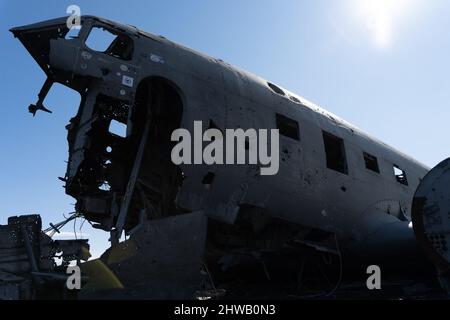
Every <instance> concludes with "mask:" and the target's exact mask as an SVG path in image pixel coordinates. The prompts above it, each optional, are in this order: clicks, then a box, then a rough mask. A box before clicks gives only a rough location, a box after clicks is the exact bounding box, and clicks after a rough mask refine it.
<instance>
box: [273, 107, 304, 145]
mask: <svg viewBox="0 0 450 320" xmlns="http://www.w3.org/2000/svg"><path fill="white" fill-rule="evenodd" d="M276 121H277V129H278V130H279V131H280V134H281V135H282V136H285V137H288V138H291V139H294V140H300V134H299V129H298V122H297V121H295V120H293V119H291V118H288V117H286V116H283V115H282V114H279V113H277V114H276Z"/></svg>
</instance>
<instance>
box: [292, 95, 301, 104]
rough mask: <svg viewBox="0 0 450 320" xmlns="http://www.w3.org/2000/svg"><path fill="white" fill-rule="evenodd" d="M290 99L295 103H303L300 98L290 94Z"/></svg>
mask: <svg viewBox="0 0 450 320" xmlns="http://www.w3.org/2000/svg"><path fill="white" fill-rule="evenodd" d="M289 99H291V101H293V102H295V103H302V102H301V101H300V100H299V99H298V98H296V97H294V96H289Z"/></svg>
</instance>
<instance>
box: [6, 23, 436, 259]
mask: <svg viewBox="0 0 450 320" xmlns="http://www.w3.org/2000/svg"><path fill="white" fill-rule="evenodd" d="M65 21H66V18H60V19H55V20H51V21H47V22H42V23H38V24H34V25H29V26H24V27H19V28H14V29H12V30H11V31H12V32H13V33H14V35H15V36H16V37H18V38H19V39H20V40H21V41H22V43H23V44H24V45H25V47H26V48H27V49H28V50H29V51H30V53H31V54H32V55H33V57H34V58H35V59H36V61H37V62H38V63H39V65H40V66H41V68H42V69H43V70H44V71H45V72H46V74H47V76H48V78H49V79H50V80H49V81H50V82H59V83H62V84H63V85H66V86H68V87H70V88H73V89H74V90H77V91H78V92H79V93H80V95H81V97H82V101H81V104H80V108H79V111H78V114H77V115H76V116H75V117H74V118H73V119H71V121H70V124H69V125H68V126H67V128H68V142H69V162H68V166H67V172H66V176H65V177H64V181H65V182H66V192H67V193H68V194H69V195H71V196H73V197H74V198H76V200H77V205H76V209H77V211H78V212H82V213H83V214H84V216H85V217H86V218H87V219H88V220H90V221H92V222H94V223H96V226H97V227H98V228H101V229H103V230H105V231H109V232H112V239H113V241H112V244H113V245H116V244H117V241H118V238H119V237H120V235H121V233H122V229H123V230H125V232H126V233H127V234H128V235H131V237H133V232H134V231H135V230H136V228H139V225H140V224H142V223H143V221H147V220H157V219H162V218H167V217H169V216H176V215H182V214H186V213H190V212H197V211H202V212H204V214H205V215H206V216H207V217H209V220H210V226H209V228H210V229H209V231H208V243H209V244H213V246H214V247H215V248H216V249H217V248H220V249H221V250H222V249H223V248H224V247H227V248H230V245H229V244H230V242H232V241H235V242H234V243H235V246H234V247H233V246H232V247H233V248H235V249H236V250H239V251H242V250H244V251H248V252H253V251H260V252H265V251H267V252H270V251H276V250H278V249H280V248H284V247H286V246H287V245H288V244H292V242H295V243H301V244H302V245H303V246H307V247H314V248H315V250H318V251H321V250H324V251H327V250H331V251H333V252H337V251H336V249H337V247H338V248H339V251H340V250H342V251H343V252H344V253H346V254H348V255H358V256H360V257H361V258H364V257H367V256H368V257H369V259H370V260H371V261H372V264H374V263H375V264H376V263H379V264H383V263H388V262H389V261H393V259H394V258H396V259H399V260H402V259H404V258H405V257H406V258H407V259H416V258H417V259H420V258H421V256H420V253H418V251H417V248H418V246H417V242H416V240H415V238H414V234H413V231H412V229H411V228H409V227H408V224H409V222H410V220H411V203H412V199H413V195H414V192H415V190H416V188H417V186H418V185H419V182H420V180H421V179H422V178H423V177H424V176H425V174H426V173H427V172H428V170H429V168H427V167H426V166H424V165H422V164H420V163H418V162H417V161H415V160H414V159H412V158H410V157H408V156H406V155H404V154H403V153H401V152H399V151H397V150H395V149H393V148H391V147H389V146H387V145H386V144H384V143H382V142H380V141H378V140H377V139H375V138H373V137H371V136H370V135H368V134H367V133H365V132H363V131H362V130H360V129H358V128H356V127H354V126H353V125H351V124H349V123H347V122H346V121H344V120H342V119H340V118H339V117H337V116H335V115H333V114H331V113H329V112H327V111H325V110H323V109H321V108H320V107H318V106H316V105H315V104H313V103H311V102H309V101H307V100H306V99H304V98H302V97H299V96H297V95H295V94H293V93H291V92H289V91H288V90H285V89H282V88H279V87H277V86H274V85H273V84H269V82H267V81H266V80H264V79H262V78H260V77H258V76H255V75H253V74H250V73H248V72H245V71H242V70H240V69H238V68H235V67H233V66H231V65H229V64H227V63H225V62H223V61H221V60H219V59H215V58H212V57H209V56H207V55H204V54H201V53H198V52H196V51H193V50H191V49H188V48H186V47H183V46H180V45H178V44H176V43H173V42H171V41H169V40H167V39H165V38H163V37H158V36H155V35H152V34H149V33H146V32H143V31H141V30H138V29H136V28H135V27H131V26H125V25H122V24H118V23H115V22H111V21H108V20H105V19H101V18H97V17H92V16H85V17H83V18H82V28H81V30H80V32H79V35H78V37H76V38H74V39H65V38H64V36H65V35H66V33H67V32H68V31H69V30H68V29H67V27H66V26H65ZM94 27H99V28H105V29H107V30H109V31H110V32H111V33H113V34H115V35H116V36H117V39H118V40H116V42H113V43H112V44H111V46H110V47H109V48H108V50H107V51H105V52H98V51H95V50H92V49H91V48H89V46H87V45H86V40H87V39H88V38H89V37H90V34H91V30H92V28H94ZM44 91H45V90H44ZM44 93H45V92H44ZM41 100H43V99H41ZM41 102H42V101H41ZM39 109H40V110H44V107H43V104H42V103H39V102H38V103H37V104H36V105H35V106H33V108H31V107H30V111H32V112H33V111H34V113H35V112H36V110H39ZM276 114H280V115H283V116H286V117H288V118H290V119H293V120H295V121H297V122H298V124H299V139H298V140H297V139H292V138H289V137H286V136H283V135H281V136H280V169H279V172H278V174H276V175H274V176H261V175H259V174H258V173H259V166H257V165H212V166H208V165H180V166H175V165H174V164H173V163H172V162H171V161H170V150H171V147H172V146H173V142H171V141H170V134H171V132H172V131H173V130H174V129H176V128H185V129H188V130H189V131H190V132H191V133H194V127H193V126H194V121H202V122H203V124H204V126H208V125H209V126H210V127H214V128H218V129H220V130H225V129H234V128H243V129H249V128H257V129H277V124H276ZM111 120H116V121H118V122H120V123H123V124H124V125H126V126H127V134H126V136H125V137H119V136H117V135H116V134H113V133H111V132H109V131H108V127H109V124H110V122H111ZM205 129H206V128H205ZM324 133H327V134H331V135H333V136H336V137H338V138H340V139H342V140H343V142H344V146H345V150H344V152H345V158H346V167H347V169H348V170H347V172H338V171H336V170H331V169H329V168H327V160H326V158H327V157H326V151H325V147H324V137H323V135H324ZM364 153H368V154H370V155H373V156H374V157H376V159H377V168H378V171H379V172H374V171H373V170H368V169H367V167H366V166H367V164H366V163H365V158H364ZM394 166H395V167H399V168H401V169H402V170H403V173H406V176H405V177H404V179H405V180H402V179H403V177H396V176H395V175H394V172H393V167H394ZM207 176H208V177H210V178H211V177H212V179H211V180H212V181H210V182H209V183H207V184H206V183H205V177H207ZM406 178H407V182H406V183H405V181H406ZM105 182H107V184H108V188H107V189H104V188H102V185H104V184H105ZM274 225H277V226H278V225H282V227H281V228H279V230H278V229H277V230H278V231H277V230H275V229H274V227H273V226H274ZM280 230H281V231H280ZM286 230H290V232H286ZM186 232H189V230H186ZM230 232H231V233H233V234H234V236H233V238H232V239H231V238H230V237H228V236H226V235H227V234H228V235H229V234H230ZM317 234H320V237H317ZM313 235H314V237H313ZM312 238H314V240H311V239H312ZM114 239H116V240H115V241H114ZM261 239H262V241H260V240H261ZM269 240H270V241H269ZM269 242H270V244H268V243H269ZM242 243H246V245H245V246H244V245H241V244H242ZM338 243H339V246H337V244H338ZM318 248H322V249H318ZM387 248H395V250H394V249H393V250H392V251H389V250H387ZM231 251H233V250H231ZM389 252H390V253H392V254H389ZM339 254H340V253H339ZM387 260H389V261H387ZM404 261H405V260H404Z"/></svg>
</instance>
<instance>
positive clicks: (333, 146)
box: [322, 131, 348, 174]
mask: <svg viewBox="0 0 450 320" xmlns="http://www.w3.org/2000/svg"><path fill="white" fill-rule="evenodd" d="M322 133H323V142H324V146H325V154H326V158H327V167H328V168H329V169H331V170H334V171H337V172H340V173H343V174H348V166H347V157H346V155H345V145H344V140H343V139H342V138H339V137H336V136H335V135H333V134H331V133H328V132H326V131H322Z"/></svg>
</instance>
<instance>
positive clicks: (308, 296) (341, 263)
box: [292, 234, 343, 299]
mask: <svg viewBox="0 0 450 320" xmlns="http://www.w3.org/2000/svg"><path fill="white" fill-rule="evenodd" d="M334 239H335V241H336V251H337V253H338V259H339V278H338V281H337V282H336V285H335V286H334V287H333V289H331V290H330V291H329V292H321V293H317V294H312V295H307V296H292V297H295V298H298V299H315V298H321V297H329V296H331V295H333V294H334V293H335V292H336V291H337V290H338V289H339V287H340V286H341V284H342V276H343V262H342V253H341V249H340V247H339V241H338V238H337V234H334Z"/></svg>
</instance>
